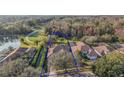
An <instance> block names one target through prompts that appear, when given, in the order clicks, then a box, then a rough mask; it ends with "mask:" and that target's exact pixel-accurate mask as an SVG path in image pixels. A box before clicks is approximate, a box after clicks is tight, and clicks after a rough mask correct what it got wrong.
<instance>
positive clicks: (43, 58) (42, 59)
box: [39, 48, 46, 67]
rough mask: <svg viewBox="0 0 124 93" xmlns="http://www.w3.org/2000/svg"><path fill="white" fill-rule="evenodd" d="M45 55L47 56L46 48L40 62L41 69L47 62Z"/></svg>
mask: <svg viewBox="0 0 124 93" xmlns="http://www.w3.org/2000/svg"><path fill="white" fill-rule="evenodd" d="M45 54H46V48H44V50H43V53H42V58H41V60H40V65H39V66H40V67H42V64H43V61H44V60H45Z"/></svg>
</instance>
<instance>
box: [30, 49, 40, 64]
mask: <svg viewBox="0 0 124 93" xmlns="http://www.w3.org/2000/svg"><path fill="white" fill-rule="evenodd" d="M40 49H41V47H39V48H37V53H36V55H35V56H34V59H33V61H32V66H35V64H36V61H37V58H38V56H39V53H40Z"/></svg>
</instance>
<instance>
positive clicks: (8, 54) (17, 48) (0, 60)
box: [0, 47, 20, 62]
mask: <svg viewBox="0 0 124 93" xmlns="http://www.w3.org/2000/svg"><path fill="white" fill-rule="evenodd" d="M19 48H20V47H18V48H17V49H15V50H14V51H12V52H11V53H10V54H8V55H7V56H6V57H5V58H3V59H2V60H0V62H3V61H4V60H6V59H7V58H8V57H10V56H11V55H13V54H14V53H16V51H17V50H18V49H19Z"/></svg>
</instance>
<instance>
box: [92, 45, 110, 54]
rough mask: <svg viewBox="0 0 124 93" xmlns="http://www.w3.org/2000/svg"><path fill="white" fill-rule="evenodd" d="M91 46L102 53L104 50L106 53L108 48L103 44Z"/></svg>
mask: <svg viewBox="0 0 124 93" xmlns="http://www.w3.org/2000/svg"><path fill="white" fill-rule="evenodd" d="M93 48H94V49H95V50H97V51H98V52H99V53H100V54H102V53H103V52H106V53H108V52H109V49H108V48H107V46H104V45H101V46H97V47H93Z"/></svg>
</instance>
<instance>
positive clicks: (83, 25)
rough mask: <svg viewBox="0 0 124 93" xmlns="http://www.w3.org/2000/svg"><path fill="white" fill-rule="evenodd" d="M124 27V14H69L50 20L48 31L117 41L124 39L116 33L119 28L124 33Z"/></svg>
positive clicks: (82, 37)
mask: <svg viewBox="0 0 124 93" xmlns="http://www.w3.org/2000/svg"><path fill="white" fill-rule="evenodd" d="M123 27H124V17H123V16H69V17H64V18H62V19H59V18H58V19H54V20H52V21H51V22H49V24H48V25H47V30H46V33H51V32H52V31H60V32H63V33H65V34H68V33H69V34H70V35H71V36H75V37H77V38H79V39H82V40H83V39H84V36H87V37H88V38H89V37H90V36H95V37H96V40H98V42H99V41H105V42H108V41H112V42H115V41H116V42H117V41H119V40H120V41H123V39H118V38H120V36H119V35H117V34H116V32H117V31H118V30H119V29H122V31H121V33H124V28H123ZM116 30H117V31H116ZM121 35H122V34H121ZM101 36H102V38H100V37H101ZM121 37H123V35H122V36H121Z"/></svg>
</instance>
